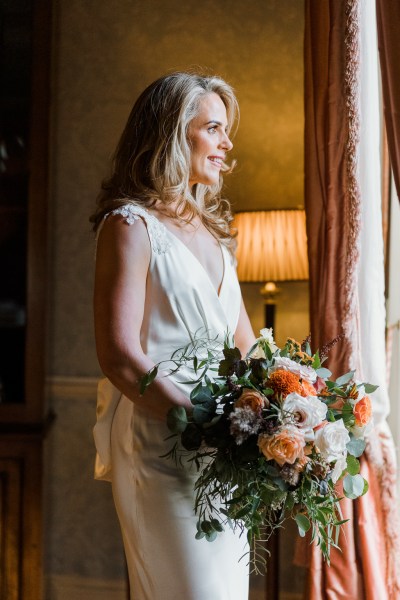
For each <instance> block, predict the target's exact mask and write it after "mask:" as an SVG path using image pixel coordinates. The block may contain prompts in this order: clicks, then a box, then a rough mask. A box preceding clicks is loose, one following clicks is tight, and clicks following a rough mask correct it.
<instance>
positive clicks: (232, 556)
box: [94, 204, 248, 600]
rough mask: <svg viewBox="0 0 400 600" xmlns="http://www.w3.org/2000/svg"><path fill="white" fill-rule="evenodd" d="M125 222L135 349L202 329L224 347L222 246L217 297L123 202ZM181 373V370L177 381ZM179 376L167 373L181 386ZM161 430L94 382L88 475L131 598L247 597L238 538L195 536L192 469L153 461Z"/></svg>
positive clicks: (232, 312)
mask: <svg viewBox="0 0 400 600" xmlns="http://www.w3.org/2000/svg"><path fill="white" fill-rule="evenodd" d="M110 214H120V215H122V216H123V217H124V220H125V221H126V223H128V224H129V225H133V226H134V222H135V220H137V219H138V218H142V219H143V220H144V222H145V223H146V226H147V231H148V235H149V239H150V244H151V249H152V253H151V261H150V267H149V275H148V280H147V289H146V305H145V314H144V320H143V325H142V332H141V336H142V340H141V341H142V346H143V349H144V351H145V353H146V354H147V355H148V356H149V357H150V358H151V359H152V360H153V361H154V362H155V363H157V362H159V361H161V360H166V359H169V358H170V357H171V354H172V353H173V351H174V350H176V349H177V348H180V347H183V346H185V345H186V344H187V343H188V342H190V340H191V338H192V336H193V334H194V333H195V332H198V331H199V330H202V331H203V332H204V331H205V330H207V331H208V332H209V334H210V336H211V337H213V336H215V335H219V338H220V340H221V342H223V340H224V338H225V336H226V333H227V331H229V332H234V331H235V329H236V325H237V321H238V317H239V309H240V289H239V284H238V281H237V277H236V272H235V269H234V267H233V265H232V260H231V257H230V255H229V252H228V251H227V249H226V248H225V247H223V246H221V250H222V254H223V258H224V276H223V281H222V284H221V287H220V291H219V294H218V293H217V292H216V290H215V288H214V286H213V285H212V283H211V280H210V279H209V276H208V274H207V273H206V271H205V269H204V268H203V267H202V265H201V264H200V262H199V261H198V260H197V258H196V257H195V256H194V255H193V254H192V252H191V251H190V250H189V249H188V248H187V247H186V246H185V244H184V243H183V242H181V241H180V240H179V238H177V237H176V236H175V235H174V234H173V233H171V232H170V231H169V230H168V229H167V228H166V227H165V226H164V225H163V224H162V223H161V222H160V221H159V220H158V219H157V218H156V217H155V216H153V215H151V214H150V213H148V212H147V211H146V210H145V209H144V208H142V207H138V206H136V205H131V204H127V205H124V206H123V207H121V208H119V209H117V210H114V211H113V212H112V213H110ZM187 376H188V374H187V373H186V379H187ZM184 380H185V372H180V373H178V374H177V375H175V376H174V382H175V383H176V385H177V386H179V387H180V388H181V389H183V390H185V391H186V393H189V390H190V386H188V385H186V386H185V385H183V383H182V382H183V381H184ZM168 435H170V432H169V430H168V429H167V427H166V425H164V424H163V423H162V422H160V421H157V420H155V419H152V418H150V417H149V416H148V415H147V414H145V413H144V411H143V410H141V409H140V408H139V407H138V406H137V405H135V404H134V403H133V402H131V401H130V400H128V399H127V398H125V397H124V396H123V395H121V393H120V392H119V391H118V390H117V389H116V388H115V387H114V386H113V385H112V384H111V383H110V382H109V381H108V380H107V379H103V380H102V381H101V382H100V384H99V395H98V406H97V423H96V426H95V428H94V437H95V442H96V448H97V457H96V467H95V477H96V478H97V479H108V480H111V481H112V488H113V495H114V500H115V505H116V509H117V513H118V517H119V520H120V524H121V529H122V534H123V540H124V547H125V553H126V559H127V564H128V570H129V580H130V588H131V599H132V600H247V598H248V557H247V556H244V558H243V559H242V560H240V561H239V559H240V558H241V557H242V556H243V555H244V554H245V553H246V552H247V549H248V547H247V544H246V536H245V534H243V535H241V536H240V534H239V531H236V532H235V533H234V532H232V531H231V529H230V528H229V527H227V528H226V530H225V532H224V533H222V534H220V535H219V537H218V538H217V539H216V540H215V541H214V542H207V541H206V540H205V539H204V538H203V539H201V540H196V539H195V534H196V522H197V517H196V516H195V514H194V510H193V484H194V481H195V479H196V470H195V469H193V468H192V470H191V469H189V467H187V468H180V467H177V466H176V465H175V463H174V462H173V461H172V460H170V459H166V458H160V456H161V455H163V454H165V453H166V452H167V451H168V450H169V449H170V447H171V445H172V443H171V440H170V441H169V442H167V441H165V438H166V437H167V436H168Z"/></svg>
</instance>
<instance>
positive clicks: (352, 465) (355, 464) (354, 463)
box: [347, 454, 360, 475]
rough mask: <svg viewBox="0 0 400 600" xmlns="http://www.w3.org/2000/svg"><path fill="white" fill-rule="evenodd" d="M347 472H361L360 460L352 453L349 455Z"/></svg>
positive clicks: (356, 473)
mask: <svg viewBox="0 0 400 600" xmlns="http://www.w3.org/2000/svg"><path fill="white" fill-rule="evenodd" d="M347 472H348V473H349V475H358V473H359V472H360V462H359V461H358V460H357V459H356V457H355V456H353V455H352V454H348V455H347Z"/></svg>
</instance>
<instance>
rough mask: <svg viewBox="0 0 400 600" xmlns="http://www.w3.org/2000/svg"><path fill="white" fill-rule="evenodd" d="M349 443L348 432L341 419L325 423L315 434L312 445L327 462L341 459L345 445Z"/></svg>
mask: <svg viewBox="0 0 400 600" xmlns="http://www.w3.org/2000/svg"><path fill="white" fill-rule="evenodd" d="M349 441H350V436H349V432H348V431H347V429H346V427H345V426H344V423H343V419H339V420H338V421H335V422H334V423H327V424H326V425H325V427H322V428H321V429H318V430H317V431H316V432H315V440H314V443H315V445H316V446H317V447H318V449H319V451H320V452H321V454H322V456H323V457H324V458H325V460H327V461H328V462H332V461H334V460H337V459H338V458H340V457H342V456H343V455H344V454H345V453H346V444H347V443H348V442H349Z"/></svg>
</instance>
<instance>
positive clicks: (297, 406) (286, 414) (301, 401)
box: [282, 392, 328, 442]
mask: <svg viewBox="0 0 400 600" xmlns="http://www.w3.org/2000/svg"><path fill="white" fill-rule="evenodd" d="M327 411H328V407H327V406H326V404H324V402H321V400H319V399H318V398H317V397H316V396H307V397H306V398H304V397H303V396H300V395H299V394H297V393H296V392H293V393H291V394H288V396H286V398H285V400H284V402H283V405H282V412H283V418H284V419H287V418H289V419H290V417H291V415H293V417H294V420H295V422H296V425H297V427H299V429H301V430H302V432H303V434H304V439H305V440H306V442H310V441H312V440H313V439H314V427H317V425H320V424H321V423H322V421H323V420H324V419H325V417H326V413H327Z"/></svg>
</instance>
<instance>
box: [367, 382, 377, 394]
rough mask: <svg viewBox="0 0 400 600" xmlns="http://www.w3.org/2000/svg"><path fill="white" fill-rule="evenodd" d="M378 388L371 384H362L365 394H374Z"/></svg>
mask: <svg viewBox="0 0 400 600" xmlns="http://www.w3.org/2000/svg"><path fill="white" fill-rule="evenodd" d="M378 387H379V385H372V383H365V384H364V389H365V393H366V394H372V392H375V390H377V389H378Z"/></svg>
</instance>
